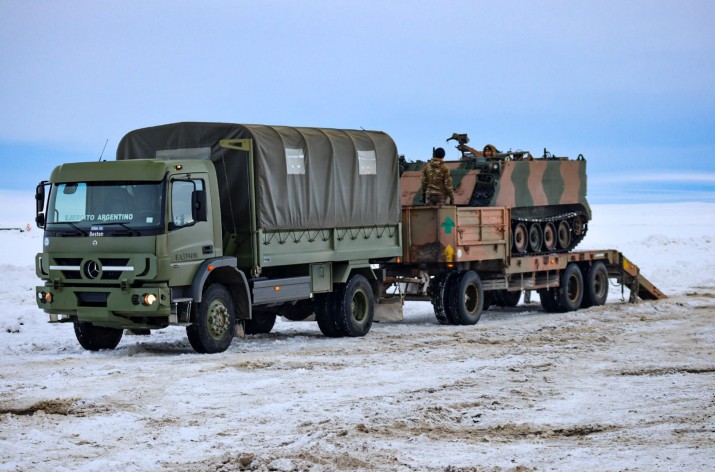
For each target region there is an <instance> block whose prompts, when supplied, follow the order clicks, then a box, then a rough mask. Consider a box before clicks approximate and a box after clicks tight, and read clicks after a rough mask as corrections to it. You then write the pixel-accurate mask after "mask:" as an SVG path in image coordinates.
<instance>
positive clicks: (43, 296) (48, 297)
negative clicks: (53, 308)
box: [37, 292, 55, 303]
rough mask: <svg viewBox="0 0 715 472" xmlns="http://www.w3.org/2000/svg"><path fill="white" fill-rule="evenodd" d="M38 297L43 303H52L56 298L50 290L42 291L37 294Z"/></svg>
mask: <svg viewBox="0 0 715 472" xmlns="http://www.w3.org/2000/svg"><path fill="white" fill-rule="evenodd" d="M37 298H38V299H39V300H40V302H42V303H52V302H53V301H54V300H55V297H54V295H52V294H51V293H50V292H40V293H38V294H37Z"/></svg>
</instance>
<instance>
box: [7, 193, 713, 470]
mask: <svg viewBox="0 0 715 472" xmlns="http://www.w3.org/2000/svg"><path fill="white" fill-rule="evenodd" d="M0 198H2V202H3V203H2V208H0V228H5V227H20V228H24V227H25V225H26V224H27V223H29V222H31V221H32V219H33V217H34V210H33V205H34V201H33V200H32V195H29V198H28V196H27V195H21V194H17V193H12V192H0ZM593 214H594V217H593V221H592V222H591V223H590V227H589V234H588V236H587V237H586V239H585V241H584V242H583V243H582V244H581V246H580V248H584V249H610V248H615V249H618V250H620V251H622V252H623V253H624V254H625V255H626V256H628V257H629V258H630V259H631V260H633V261H634V262H636V263H637V264H638V265H639V266H640V267H641V269H642V271H643V273H644V274H645V275H646V276H647V277H648V278H649V279H650V280H651V281H652V282H653V283H654V284H655V285H656V286H657V287H658V288H660V289H661V290H662V291H664V292H665V293H666V294H668V295H670V296H671V298H669V299H668V300H663V301H659V302H640V303H638V304H635V305H629V304H626V303H624V302H622V301H621V299H620V296H621V292H620V289H619V288H618V287H613V288H612V289H611V293H610V299H609V303H608V304H607V305H605V306H602V307H597V308H592V309H588V310H581V311H578V312H573V313H567V314H547V313H544V312H543V311H542V310H541V309H540V305H539V304H538V303H531V304H529V305H520V306H518V307H517V308H516V309H514V310H511V311H507V310H499V309H496V310H490V311H488V312H486V313H485V315H484V316H483V317H482V320H481V321H480V322H479V324H478V325H476V326H471V327H463V326H457V327H455V326H442V325H439V324H438V323H437V322H436V320H435V319H434V316H433V314H432V310H431V305H430V304H428V303H408V304H407V305H406V310H405V316H406V319H405V321H403V322H401V323H376V324H375V325H373V329H372V330H371V332H370V333H369V334H368V335H367V336H366V337H364V338H357V339H328V338H325V337H323V336H321V334H320V331H319V330H318V328H317V326H316V325H315V324H314V323H310V322H302V323H290V322H284V321H279V322H278V323H277V324H276V327H275V329H274V331H273V332H272V333H270V334H268V335H260V336H253V337H250V336H249V337H247V338H246V339H235V340H234V342H233V344H232V345H231V347H230V348H229V350H228V351H227V352H225V353H223V354H218V355H198V354H195V353H194V352H193V351H192V349H191V347H190V346H189V343H188V341H187V339H186V336H185V332H184V330H183V329H181V328H168V329H165V330H162V331H157V332H153V333H152V334H151V336H148V337H140V336H125V337H124V338H123V339H122V342H121V343H120V344H119V347H118V348H117V349H116V350H114V351H103V352H87V351H84V350H82V348H81V347H80V346H79V345H78V344H77V342H76V340H75V338H74V333H73V331H72V327H71V326H70V325H66V324H63V325H50V324H48V323H47V322H46V321H47V317H46V315H45V314H44V313H43V312H42V311H40V310H38V309H37V308H36V306H35V301H34V286H35V285H36V284H37V283H38V280H37V279H36V278H35V274H34V267H33V258H34V255H35V253H36V252H38V251H39V250H40V248H41V238H42V233H41V231H39V230H37V229H36V228H34V225H33V228H32V230H31V231H30V232H22V233H21V232H19V231H17V230H11V231H0V269H1V270H0V296H1V297H2V299H3V300H4V302H5V303H6V309H5V310H4V313H3V314H2V315H1V316H0V471H17V470H20V471H30V470H41V471H42V470H48V471H69V470H72V471H76V470H79V471H100V470H101V471H106V470H122V471H124V470H184V471H204V470H205V471H208V470H266V471H267V470H277V471H292V470H356V469H357V470H359V469H362V470H440V471H442V470H449V471H476V470H519V471H526V470H586V469H591V470H599V471H600V470H642V471H650V470H683V471H686V470H687V471H690V470H712V464H713V463H715V416H714V415H715V327H714V326H713V320H714V317H715V301H714V299H715V256H714V255H715V240H714V238H715V204H698V203H694V204H665V205H661V204H659V205H594V208H593ZM625 296H626V298H627V297H628V291H627V290H626V293H625ZM534 298H535V299H538V297H536V296H534Z"/></svg>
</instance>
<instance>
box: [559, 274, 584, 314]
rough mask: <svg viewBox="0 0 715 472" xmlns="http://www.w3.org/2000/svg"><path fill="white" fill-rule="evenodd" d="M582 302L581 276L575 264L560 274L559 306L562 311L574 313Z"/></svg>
mask: <svg viewBox="0 0 715 472" xmlns="http://www.w3.org/2000/svg"><path fill="white" fill-rule="evenodd" d="M581 300H583V275H582V274H581V269H579V267H578V266H577V265H576V264H573V263H571V264H569V265H568V266H566V270H564V272H563V273H562V274H561V287H560V288H559V305H560V306H561V309H562V311H575V310H578V309H579V308H580V307H581Z"/></svg>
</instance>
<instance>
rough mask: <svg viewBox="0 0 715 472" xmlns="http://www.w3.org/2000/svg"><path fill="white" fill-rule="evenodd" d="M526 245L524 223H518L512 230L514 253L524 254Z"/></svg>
mask: <svg viewBox="0 0 715 472" xmlns="http://www.w3.org/2000/svg"><path fill="white" fill-rule="evenodd" d="M526 245H527V238H526V226H525V225H524V223H519V224H518V225H516V227H515V228H514V249H516V252H526Z"/></svg>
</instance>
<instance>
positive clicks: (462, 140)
mask: <svg viewBox="0 0 715 472" xmlns="http://www.w3.org/2000/svg"><path fill="white" fill-rule="evenodd" d="M451 140H455V141H457V143H458V144H457V145H456V146H455V147H456V148H457V150H459V151H460V152H461V153H462V159H476V158H477V157H484V153H483V152H482V151H477V150H476V149H474V148H473V147H471V146H467V143H468V142H469V136H467V133H452V137H451V138H447V142H449V141H451Z"/></svg>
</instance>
